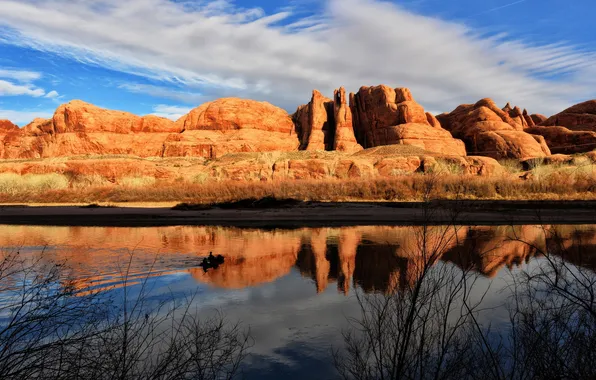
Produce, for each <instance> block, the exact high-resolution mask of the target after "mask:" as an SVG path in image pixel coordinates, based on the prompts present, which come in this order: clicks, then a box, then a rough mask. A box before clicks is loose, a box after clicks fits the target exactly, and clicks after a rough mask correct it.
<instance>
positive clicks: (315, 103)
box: [292, 90, 335, 150]
mask: <svg viewBox="0 0 596 380" xmlns="http://www.w3.org/2000/svg"><path fill="white" fill-rule="evenodd" d="M292 119H293V121H294V123H295V125H296V133H297V134H298V139H299V140H300V146H299V149H300V150H332V149H333V142H334V141H335V121H334V119H333V101H332V100H331V99H329V98H326V97H325V96H323V95H322V94H321V93H320V92H319V91H317V90H314V91H313V92H312V97H311V99H310V102H309V103H308V104H304V105H301V106H300V107H298V109H297V110H296V112H295V113H294V115H293V116H292Z"/></svg>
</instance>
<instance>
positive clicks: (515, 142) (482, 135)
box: [437, 98, 550, 159]
mask: <svg viewBox="0 0 596 380" xmlns="http://www.w3.org/2000/svg"><path fill="white" fill-rule="evenodd" d="M526 116H527V112H524V111H521V110H520V109H519V108H517V107H516V108H513V109H512V108H511V106H509V105H506V106H505V107H504V108H503V109H500V108H499V107H497V105H496V104H495V103H494V102H493V101H492V99H488V98H487V99H482V100H480V101H478V102H477V103H476V104H463V105H460V106H459V107H457V108H456V109H455V110H453V111H451V112H450V113H443V114H441V115H438V116H437V119H438V120H439V122H440V123H441V126H442V127H443V128H445V129H447V130H448V131H450V132H451V134H452V135H453V136H454V137H456V138H459V139H462V140H463V141H464V142H465V144H466V150H467V152H468V154H469V155H477V156H488V157H492V158H495V159H503V158H515V159H527V158H533V157H544V156H548V155H550V150H549V147H548V146H547V144H546V141H545V140H544V137H542V136H539V135H533V134H530V133H527V132H526V131H524V128H527V127H528V126H530V123H533V120H532V118H531V117H526Z"/></svg>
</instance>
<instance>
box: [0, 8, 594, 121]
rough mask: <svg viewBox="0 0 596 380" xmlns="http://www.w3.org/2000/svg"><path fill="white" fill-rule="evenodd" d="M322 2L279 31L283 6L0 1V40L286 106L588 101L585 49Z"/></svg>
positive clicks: (590, 62)
mask: <svg viewBox="0 0 596 380" xmlns="http://www.w3.org/2000/svg"><path fill="white" fill-rule="evenodd" d="M324 4H325V6H324V10H323V11H322V13H321V14H320V15H318V16H317V17H316V18H313V17H312V16H308V15H307V16H305V17H303V18H302V19H298V20H294V21H292V23H291V24H289V25H286V26H284V25H280V24H281V23H280V22H281V21H283V20H285V19H286V18H287V17H288V16H289V13H288V12H287V11H285V12H280V13H278V14H270V15H265V14H264V13H263V11H261V10H259V9H236V8H234V7H233V5H232V3H231V2H228V1H212V2H201V3H198V5H197V3H195V4H194V5H192V4H190V3H189V2H182V3H180V2H172V1H168V0H129V1H125V2H124V1H120V0H97V1H93V2H88V1H71V0H47V1H43V2H40V1H37V0H0V9H2V13H3V15H2V20H0V24H4V25H6V26H7V27H9V28H10V29H5V31H4V33H2V34H0V40H2V41H4V42H8V43H13V44H18V45H23V46H29V47H32V48H35V49H39V50H42V51H51V52H54V53H58V54H61V55H64V56H68V57H70V58H73V59H77V60H79V61H81V62H85V63H91V64H97V65H101V66H106V67H110V68H111V69H115V70H121V71H123V72H128V73H134V74H136V75H144V76H146V77H148V78H151V79H157V80H161V81H165V82H170V83H175V84H177V85H185V86H188V87H189V88H193V87H200V88H201V92H202V93H206V92H205V89H209V90H210V91H211V90H212V91H213V92H211V93H209V94H208V95H209V96H212V97H213V96H216V95H217V94H218V91H220V92H226V93H229V94H230V95H235V96H250V97H254V98H257V99H263V100H268V101H270V102H272V103H273V104H277V105H279V106H282V107H285V108H287V109H289V110H293V109H294V108H295V107H296V105H298V104H300V103H304V102H306V101H308V99H309V98H310V91H311V90H312V89H313V88H317V89H319V90H321V91H323V92H324V93H326V94H327V95H330V94H331V91H332V90H333V88H336V87H339V86H341V85H345V86H346V87H347V88H348V90H349V91H356V90H357V89H358V88H359V87H360V86H361V85H375V84H379V83H386V84H388V85H391V86H407V87H410V88H411V89H412V91H413V94H414V96H415V97H416V98H417V100H419V101H420V102H421V103H422V104H423V105H424V106H425V107H427V108H429V109H437V110H443V111H448V110H451V109H453V108H454V107H455V106H457V105H458V104H460V103H464V102H465V103H470V102H475V101H477V100H478V99H480V98H483V97H493V98H494V99H495V100H496V101H497V103H499V104H502V105H504V103H505V102H507V101H511V102H512V104H519V105H520V106H522V107H527V108H528V109H529V110H530V111H531V112H541V113H546V114H549V113H554V112H557V111H560V110H561V109H563V108H564V107H566V106H568V105H569V104H570V103H571V102H572V101H573V100H576V99H578V98H587V97H592V96H594V95H595V90H594V88H596V79H595V78H594V77H593V76H588V75H586V73H590V72H593V71H594V67H595V65H596V59H595V58H596V56H595V54H594V52H591V51H582V50H578V49H575V48H574V47H573V46H568V45H560V44H559V45H557V44H553V45H547V46H536V45H533V44H532V43H530V42H527V41H519V40H514V39H511V38H508V37H507V36H503V35H498V36H484V35H481V34H479V32H477V31H475V30H472V29H470V28H468V27H467V26H465V25H463V24H457V23H454V22H448V21H443V20H439V19H436V18H431V17H425V16H421V15H417V14H413V13H411V12H408V11H406V10H405V9H403V8H401V7H399V6H396V5H393V4H391V3H388V2H382V1H378V0H326V1H325V2H324ZM72 25H77V33H73V32H72ZM553 74H560V75H563V77H562V79H559V80H553V79H548V77H549V76H551V75H553ZM127 89H128V90H131V88H127ZM133 91H134V90H133ZM170 95H172V94H170ZM164 96H165V95H164ZM176 96H178V94H173V95H172V96H170V98H172V99H174V98H175V97H176ZM179 100H181V101H182V99H181V98H180V99H179ZM193 103H194V102H193Z"/></svg>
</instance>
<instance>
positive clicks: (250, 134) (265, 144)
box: [163, 98, 298, 158]
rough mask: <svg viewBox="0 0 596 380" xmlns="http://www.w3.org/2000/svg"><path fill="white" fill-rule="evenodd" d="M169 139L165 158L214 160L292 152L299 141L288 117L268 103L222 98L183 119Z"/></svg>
mask: <svg viewBox="0 0 596 380" xmlns="http://www.w3.org/2000/svg"><path fill="white" fill-rule="evenodd" d="M176 125H177V126H179V127H180V129H181V131H182V132H181V133H179V134H177V135H170V136H168V138H167V140H166V141H165V143H164V151H163V156H164V157H185V156H194V157H197V156H198V157H207V158H215V157H219V156H222V155H224V154H226V153H237V152H269V151H292V150H297V149H298V138H297V136H296V134H295V132H294V123H293V122H292V119H291V117H290V115H288V113H287V112H286V111H284V110H283V109H281V108H278V107H275V106H274V105H272V104H270V103H267V102H257V101H254V100H246V99H238V98H223V99H217V100H214V101H212V102H209V103H205V104H203V105H201V106H200V107H197V108H195V109H193V110H192V111H190V113H189V114H188V115H185V116H183V117H182V118H180V119H179V120H178V121H176Z"/></svg>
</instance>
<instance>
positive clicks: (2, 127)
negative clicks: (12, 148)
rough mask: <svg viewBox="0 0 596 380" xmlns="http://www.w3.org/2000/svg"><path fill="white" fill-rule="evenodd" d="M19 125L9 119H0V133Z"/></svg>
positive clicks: (12, 129) (13, 129) (14, 128)
mask: <svg viewBox="0 0 596 380" xmlns="http://www.w3.org/2000/svg"><path fill="white" fill-rule="evenodd" d="M18 129H19V127H18V126H17V125H15V124H13V123H11V122H10V121H9V120H0V133H7V132H12V131H16V130H18Z"/></svg>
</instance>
